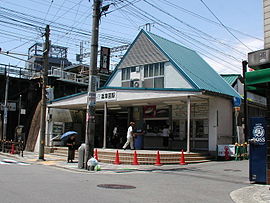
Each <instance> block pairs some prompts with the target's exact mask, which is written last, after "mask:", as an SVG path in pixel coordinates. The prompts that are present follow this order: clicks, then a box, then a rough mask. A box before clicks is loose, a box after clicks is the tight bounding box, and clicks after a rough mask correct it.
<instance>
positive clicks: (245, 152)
mask: <svg viewBox="0 0 270 203" xmlns="http://www.w3.org/2000/svg"><path fill="white" fill-rule="evenodd" d="M247 147H248V144H247V142H245V143H244V157H243V158H244V159H248V152H247Z"/></svg>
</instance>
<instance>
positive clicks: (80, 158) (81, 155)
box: [78, 143, 85, 168]
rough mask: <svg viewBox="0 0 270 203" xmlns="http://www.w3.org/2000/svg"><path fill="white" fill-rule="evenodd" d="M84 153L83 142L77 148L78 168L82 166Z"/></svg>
mask: <svg viewBox="0 0 270 203" xmlns="http://www.w3.org/2000/svg"><path fill="white" fill-rule="evenodd" d="M84 154H85V144H84V143H83V144H81V146H80V147H79V149H78V168H83V167H84Z"/></svg>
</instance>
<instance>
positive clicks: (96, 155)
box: [94, 148, 98, 161]
mask: <svg viewBox="0 0 270 203" xmlns="http://www.w3.org/2000/svg"><path fill="white" fill-rule="evenodd" d="M94 158H95V159H96V160H97V161H98V152H97V148H96V149H95V152H94Z"/></svg>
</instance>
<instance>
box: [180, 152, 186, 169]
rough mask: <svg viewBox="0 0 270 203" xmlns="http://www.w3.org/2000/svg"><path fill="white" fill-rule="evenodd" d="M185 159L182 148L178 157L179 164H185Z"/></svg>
mask: <svg viewBox="0 0 270 203" xmlns="http://www.w3.org/2000/svg"><path fill="white" fill-rule="evenodd" d="M186 164H187V163H186V161H185V155H184V150H183V149H182V153H181V157H180V165H186Z"/></svg>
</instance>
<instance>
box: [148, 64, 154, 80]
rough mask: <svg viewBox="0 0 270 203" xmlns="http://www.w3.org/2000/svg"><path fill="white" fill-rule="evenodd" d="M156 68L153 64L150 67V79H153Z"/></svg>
mask: <svg viewBox="0 0 270 203" xmlns="http://www.w3.org/2000/svg"><path fill="white" fill-rule="evenodd" d="M153 72H154V67H153V64H150V65H149V77H153Z"/></svg>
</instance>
